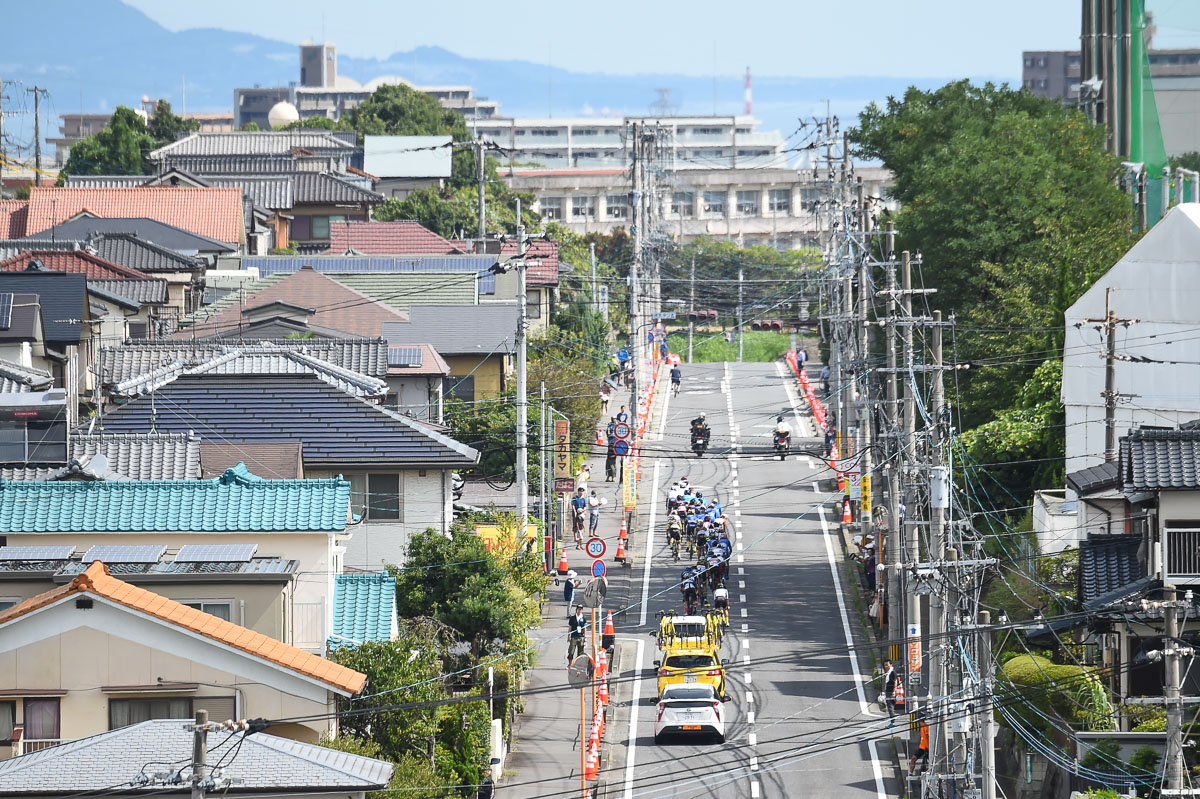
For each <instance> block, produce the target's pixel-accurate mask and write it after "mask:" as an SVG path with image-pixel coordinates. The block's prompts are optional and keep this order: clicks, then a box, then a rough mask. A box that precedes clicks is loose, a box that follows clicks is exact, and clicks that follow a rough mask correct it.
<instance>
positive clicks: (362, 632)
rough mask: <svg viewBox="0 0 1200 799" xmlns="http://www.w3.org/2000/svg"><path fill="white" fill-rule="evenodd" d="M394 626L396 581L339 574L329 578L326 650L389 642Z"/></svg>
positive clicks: (380, 577) (379, 576) (372, 575)
mask: <svg viewBox="0 0 1200 799" xmlns="http://www.w3.org/2000/svg"><path fill="white" fill-rule="evenodd" d="M395 625H396V578H395V577H392V576H391V575H390V574H387V573H384V574H339V575H336V576H335V577H334V578H333V635H332V636H331V637H330V639H329V646H330V648H337V647H344V646H354V645H355V644H361V643H365V642H366V641H390V640H392V634H393V630H394V628H395Z"/></svg>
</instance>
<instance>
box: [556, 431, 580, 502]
mask: <svg viewBox="0 0 1200 799" xmlns="http://www.w3.org/2000/svg"><path fill="white" fill-rule="evenodd" d="M574 487H575V479H574V476H573V475H572V474H571V423H570V422H568V421H567V420H565V419H562V420H556V421H555V422H554V489H555V490H556V491H559V492H570V491H571V490H572V489H573V488H574Z"/></svg>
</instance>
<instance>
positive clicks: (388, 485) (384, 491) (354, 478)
mask: <svg viewBox="0 0 1200 799" xmlns="http://www.w3.org/2000/svg"><path fill="white" fill-rule="evenodd" d="M445 379H446V380H457V379H458V378H454V377H448V378H445ZM463 399H467V400H472V399H474V397H463ZM345 477H346V479H347V480H349V481H350V506H351V507H350V510H351V512H352V513H357V514H359V515H360V516H362V517H363V518H364V519H368V520H374V521H385V520H387V521H403V517H402V514H401V511H400V509H401V502H400V475H398V474H395V473H390V474H389V473H386V472H380V473H372V474H348V475H346V476H345Z"/></svg>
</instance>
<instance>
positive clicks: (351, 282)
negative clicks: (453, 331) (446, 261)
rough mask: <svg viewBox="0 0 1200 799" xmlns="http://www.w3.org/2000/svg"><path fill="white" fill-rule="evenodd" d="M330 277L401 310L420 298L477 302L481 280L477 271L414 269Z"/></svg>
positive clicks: (427, 301)
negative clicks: (419, 271)
mask: <svg viewBox="0 0 1200 799" xmlns="http://www.w3.org/2000/svg"><path fill="white" fill-rule="evenodd" d="M329 277H331V278H333V279H334V280H336V281H337V282H338V283H341V284H342V285H343V286H349V287H350V288H352V289H354V290H355V291H358V292H361V293H363V294H365V295H366V296H368V297H371V298H372V299H375V300H378V301H379V302H382V303H384V304H385V305H388V306H391V307H392V308H395V309H396V310H398V311H402V312H404V311H408V309H409V307H410V306H411V305H412V304H413V303H416V302H419V303H422V304H426V305H469V306H475V304H476V300H477V299H478V294H477V291H476V289H477V286H478V281H477V280H476V279H475V275H473V274H450V275H447V274H434V275H425V274H414V273H412V272H364V273H361V274H352V273H338V274H331V275H329Z"/></svg>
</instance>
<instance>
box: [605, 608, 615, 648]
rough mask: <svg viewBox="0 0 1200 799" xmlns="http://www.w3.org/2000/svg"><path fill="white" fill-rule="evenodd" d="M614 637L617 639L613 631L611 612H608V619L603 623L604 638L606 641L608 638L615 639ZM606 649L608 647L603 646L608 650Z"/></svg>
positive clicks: (606, 645)
mask: <svg viewBox="0 0 1200 799" xmlns="http://www.w3.org/2000/svg"><path fill="white" fill-rule="evenodd" d="M616 637H617V631H616V630H615V629H613V620H612V611H611V610H610V611H609V612H608V618H607V619H606V620H605V622H604V638H605V639H606V640H607V639H609V638H616ZM608 647H609V645H608V644H605V646H604V648H605V649H608Z"/></svg>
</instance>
